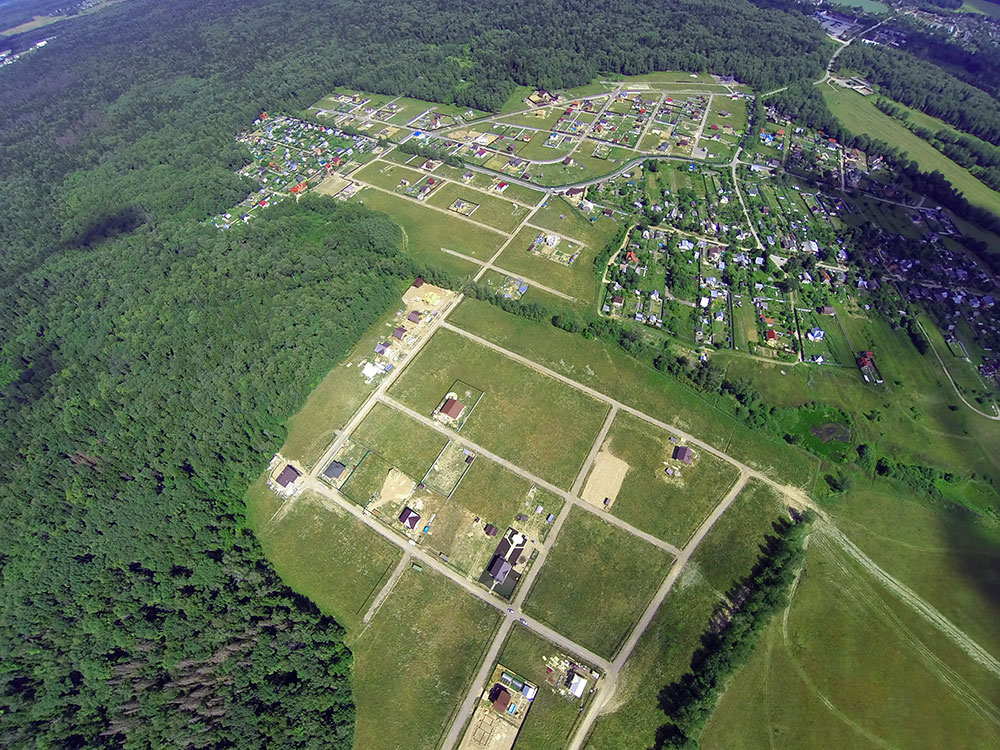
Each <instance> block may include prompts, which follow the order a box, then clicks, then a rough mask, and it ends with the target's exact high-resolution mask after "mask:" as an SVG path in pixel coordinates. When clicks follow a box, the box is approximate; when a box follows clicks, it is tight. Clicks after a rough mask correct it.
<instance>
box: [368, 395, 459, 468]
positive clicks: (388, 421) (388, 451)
mask: <svg viewBox="0 0 1000 750" xmlns="http://www.w3.org/2000/svg"><path fill="white" fill-rule="evenodd" d="M351 440H354V441H356V442H359V443H361V444H362V445H364V446H365V447H366V448H368V449H369V450H372V451H374V452H376V453H378V454H379V455H380V456H382V458H384V459H386V460H387V461H389V463H391V464H392V465H393V466H395V467H396V468H397V469H400V470H401V471H403V472H405V473H406V474H409V475H410V476H411V477H414V478H416V479H421V478H422V477H423V476H424V474H425V473H426V471H427V470H428V469H429V468H430V466H431V464H433V463H434V459H435V458H437V456H438V454H439V453H440V452H441V449H442V448H444V446H445V443H447V442H448V438H446V437H444V436H443V435H441V434H440V433H438V432H435V431H434V430H432V429H431V428H430V427H427V426H426V425H422V424H420V422H417V421H415V420H413V419H411V418H410V417H408V416H406V415H405V414H403V413H402V412H400V411H397V410H396V409H393V408H392V407H391V406H387V405H385V404H375V407H374V408H373V409H372V410H371V411H370V412H369V413H368V416H366V417H365V418H364V421H362V422H361V424H359V425H358V428H357V429H356V430H355V431H354V432H353V433H351Z"/></svg>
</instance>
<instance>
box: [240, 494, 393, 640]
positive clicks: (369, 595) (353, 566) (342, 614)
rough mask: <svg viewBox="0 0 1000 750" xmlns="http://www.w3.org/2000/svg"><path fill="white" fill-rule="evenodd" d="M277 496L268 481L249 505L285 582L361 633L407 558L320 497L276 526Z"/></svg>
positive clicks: (303, 500)
mask: <svg viewBox="0 0 1000 750" xmlns="http://www.w3.org/2000/svg"><path fill="white" fill-rule="evenodd" d="M275 499H277V496H276V495H275V494H274V493H273V492H272V491H271V490H270V489H268V487H267V485H266V484H265V483H264V481H263V479H261V480H259V481H257V482H256V483H254V484H253V485H251V487H250V489H249V490H248V491H247V495H246V501H247V508H248V514H249V517H250V523H251V526H252V527H253V529H254V533H255V534H256V536H257V538H258V539H259V540H260V543H261V547H263V549H264V554H265V555H267V559H268V560H270V561H271V563H272V564H273V565H274V568H275V570H277V571H278V574H279V575H280V576H281V580H282V581H284V582H285V583H286V584H288V585H289V586H290V587H291V588H292V589H294V590H295V591H297V592H298V593H300V594H302V595H303V596H306V597H308V598H309V600H310V601H312V602H313V603H315V604H316V606H318V607H319V608H320V609H321V610H323V611H324V612H326V613H327V614H329V615H332V616H333V617H334V618H336V620H337V622H339V623H340V624H341V625H343V626H344V627H345V628H347V629H348V631H350V633H352V634H353V633H356V632H357V628H359V627H361V625H362V617H364V615H365V613H366V612H367V611H368V608H369V607H370V606H371V602H372V600H373V599H374V598H375V596H376V595H377V594H378V592H379V590H380V589H381V587H382V585H383V584H384V583H385V581H386V580H387V579H388V578H389V576H390V575H391V574H392V571H393V569H394V568H395V567H396V564H397V563H398V562H399V559H400V557H402V554H401V552H400V550H399V548H398V547H397V546H396V545H394V544H391V543H390V542H388V541H386V540H385V539H383V538H382V537H381V536H379V535H378V534H376V533H375V532H374V531H372V530H371V529H369V528H368V527H367V526H365V525H364V524H363V523H361V521H358V520H357V519H356V518H353V517H352V516H349V515H348V514H347V513H345V512H344V511H342V510H340V509H338V508H337V507H336V506H335V505H334V504H333V503H332V502H330V501H328V500H326V499H325V498H323V497H322V496H320V495H318V494H315V493H306V494H304V495H303V496H302V497H300V498H298V499H297V500H295V504H294V505H293V506H292V508H291V510H289V511H288V513H287V514H285V515H284V516H283V517H282V518H281V519H280V520H278V521H273V522H272V521H270V518H271V515H272V513H273V510H272V507H273V504H272V503H273V500H275Z"/></svg>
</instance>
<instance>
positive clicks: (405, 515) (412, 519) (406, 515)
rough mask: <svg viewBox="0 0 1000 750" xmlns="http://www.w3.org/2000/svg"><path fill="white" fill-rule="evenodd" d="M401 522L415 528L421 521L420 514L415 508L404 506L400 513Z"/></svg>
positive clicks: (409, 527)
mask: <svg viewBox="0 0 1000 750" xmlns="http://www.w3.org/2000/svg"><path fill="white" fill-rule="evenodd" d="M399 522H400V523H401V524H403V526H405V527H406V528H408V529H415V528H417V524H418V523H420V515H419V514H418V513H417V512H416V511H415V510H413V508H403V512H402V513H400V514H399Z"/></svg>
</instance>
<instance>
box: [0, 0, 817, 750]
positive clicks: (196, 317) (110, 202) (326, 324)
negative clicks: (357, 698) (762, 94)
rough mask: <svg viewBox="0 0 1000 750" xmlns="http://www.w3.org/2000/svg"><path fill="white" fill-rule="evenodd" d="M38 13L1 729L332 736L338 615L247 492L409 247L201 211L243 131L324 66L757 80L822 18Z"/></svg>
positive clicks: (312, 215) (374, 83)
mask: <svg viewBox="0 0 1000 750" xmlns="http://www.w3.org/2000/svg"><path fill="white" fill-rule="evenodd" d="M761 4H762V5H763V4H764V3H763V2H762V3H761ZM22 5H24V4H23V3H22V4H21V5H19V6H18V7H19V8H21V7H22ZM19 12H20V11H19ZM53 28H54V29H57V34H58V35H57V38H56V39H55V40H53V41H52V42H50V43H49V45H48V46H47V47H46V48H45V49H44V50H41V51H38V52H35V53H32V55H31V56H30V57H29V58H26V59H25V60H24V61H21V62H18V63H17V64H15V65H11V66H8V67H6V68H4V69H3V70H0V424H2V425H3V430H2V431H0V470H2V473H3V481H2V482H0V579H2V586H3V590H2V597H0V664H2V665H3V669H2V670H0V673H2V676H0V744H2V745H3V746H5V747H27V746H37V747H51V748H84V747H86V748H97V747H164V746H170V747H184V748H199V747H233V748H252V747H267V746H270V747H316V746H322V747H330V748H341V747H343V748H347V747H350V746H351V743H352V737H353V715H354V707H353V702H352V698H351V692H350V681H349V678H350V671H351V664H352V662H351V655H350V653H349V651H348V650H347V648H346V647H345V645H344V643H343V631H342V630H341V628H340V627H339V626H338V625H337V623H336V622H334V621H333V620H331V619H330V618H328V617H325V616H324V615H323V614H321V613H320V612H318V611H317V610H316V609H315V607H313V606H312V605H311V604H310V603H309V602H308V601H306V600H304V599H302V598H300V597H298V596H296V595H295V594H294V593H293V592H292V591H290V590H289V589H288V588H287V587H285V586H284V585H283V584H282V583H281V581H280V580H279V579H278V578H277V576H276V574H275V573H274V571H273V570H272V569H271V567H270V565H269V564H268V563H267V561H266V560H265V559H264V558H263V555H262V553H261V551H260V548H259V546H258V544H257V542H256V540H255V539H254V537H253V536H252V535H251V534H250V533H249V531H247V530H246V528H245V523H244V519H243V506H242V496H243V493H244V491H245V488H246V486H247V484H248V483H249V481H250V480H251V478H253V477H255V476H257V475H258V474H259V472H260V471H261V470H262V469H263V468H264V466H266V464H267V462H268V460H269V459H270V457H271V456H272V455H273V453H274V452H275V451H276V450H277V449H278V448H279V447H280V445H281V443H282V440H283V437H284V427H283V423H284V421H285V420H286V419H287V418H288V416H290V415H291V414H292V413H293V412H294V411H295V409H296V408H297V407H298V406H299V405H300V404H301V403H302V401H303V400H304V398H305V396H306V395H307V393H308V391H309V389H310V388H311V387H312V385H313V384H315V383H316V382H317V381H318V380H319V379H320V378H321V377H322V376H323V374H324V373H325V372H327V371H328V370H329V369H330V368H331V367H332V366H333V365H334V364H335V363H336V362H338V361H339V360H340V359H341V358H342V357H343V356H344V355H345V354H346V352H347V351H348V349H349V348H350V347H351V345H352V344H353V343H354V342H355V341H356V340H357V338H358V337H359V336H360V334H361V332H362V331H363V330H365V329H366V328H367V327H369V326H370V325H371V324H372V323H373V322H374V321H375V319H376V318H377V317H378V316H379V315H380V314H381V313H382V312H383V311H384V310H385V309H386V308H388V307H389V306H391V305H392V304H393V302H394V300H396V299H398V295H399V292H400V290H401V288H402V287H403V286H405V284H406V283H407V282H408V281H409V279H410V278H411V276H412V274H413V273H414V270H415V269H414V267H413V266H412V262H411V261H410V260H409V259H408V257H407V256H405V255H404V254H403V253H402V252H401V250H400V240H401V234H400V232H399V229H398V227H396V226H395V225H394V224H393V223H392V222H391V221H390V220H389V219H388V218H386V217H385V216H383V215H380V214H375V213H373V212H371V211H369V210H367V209H365V208H364V207H362V206H358V205H344V204H339V203H335V202H334V201H332V200H328V199H323V198H306V199H303V200H302V201H299V202H298V203H295V204H292V202H291V201H289V202H287V203H285V204H282V205H281V206H279V207H276V208H273V209H269V211H268V212H267V214H266V215H265V217H264V218H262V219H260V220H258V221H256V222H254V223H253V224H252V225H250V226H248V227H244V228H240V229H239V230H235V231H233V232H231V233H222V232H218V231H216V230H215V229H212V228H210V227H208V226H206V225H205V224H204V220H205V219H207V218H208V217H209V216H211V215H212V214H213V213H215V212H218V211H220V210H224V209H225V208H227V207H229V206H232V205H233V204H234V203H235V202H237V201H239V200H240V199H242V198H243V197H244V196H245V195H246V194H247V193H248V192H249V191H250V190H251V189H253V188H254V186H253V185H251V184H250V183H246V182H244V181H243V180H242V179H241V178H239V177H237V176H236V175H235V174H234V171H235V170H236V169H237V168H238V167H239V166H241V165H242V164H243V163H245V161H246V160H247V159H248V154H247V153H246V152H245V151H243V150H242V148H241V147H239V146H238V145H237V144H236V143H235V142H234V139H233V136H234V134H235V133H236V132H238V131H239V130H240V129H242V128H243V127H245V126H246V125H247V124H248V123H249V122H250V121H251V120H252V119H253V118H254V117H255V116H257V114H258V113H259V112H260V111H261V110H274V111H282V110H283V111H295V110H297V109H300V108H302V107H304V106H306V105H308V104H310V103H311V102H313V101H315V100H316V99H318V98H319V97H320V96H322V95H323V94H325V93H327V92H329V91H330V90H331V89H332V88H333V87H334V86H336V85H348V86H354V87H358V88H365V89H368V90H375V91H381V92H385V93H393V94H407V95H411V96H416V97H421V98H425V99H431V100H437V101H444V102H455V103H458V104H461V105H465V106H475V107H478V108H481V109H496V108H498V107H499V106H500V105H501V103H502V102H503V101H504V100H505V99H506V97H507V96H508V95H509V94H510V92H512V91H513V89H514V87H515V86H516V85H540V86H547V87H559V86H573V85H579V84H583V83H586V82H588V81H590V80H591V79H592V78H593V77H595V76H596V75H597V74H598V73H599V72H602V71H603V72H613V73H623V74H638V73H646V72H651V71H653V70H670V69H684V70H691V71H698V70H711V71H712V72H715V73H723V74H731V75H734V76H736V77H737V78H739V79H740V80H742V81H744V82H746V83H748V84H750V85H752V86H754V87H755V88H757V89H759V90H768V89H771V88H775V87H779V86H782V85H785V84H787V83H789V82H793V81H796V80H803V79H814V78H816V77H818V76H819V75H821V74H822V70H823V67H824V65H825V62H826V60H827V59H828V57H829V50H828V43H827V42H826V41H825V39H824V37H823V34H822V32H821V30H820V29H819V27H818V26H817V25H816V24H815V23H814V22H812V21H811V20H809V19H808V18H806V17H805V16H804V15H802V14H801V13H799V12H797V11H794V10H783V9H778V8H773V7H772V8H770V9H767V10H762V9H761V8H759V7H758V6H757V5H755V4H752V3H750V2H746V1H745V0H704V1H698V2H696V1H695V0H672V1H671V2H665V1H663V0H653V2H648V3H642V4H637V3H631V2H622V1H621V0H595V1H593V2H589V3H565V2H558V1H557V0H536V1H534V2H527V1H526V0H512V1H511V2H508V3H505V4H503V5H493V4H485V3H477V2H473V1H472V0H459V2H438V3H415V2H410V1H409V0H376V1H373V2H365V3H363V4H360V3H357V2H347V0H330V1H325V0H281V1H280V2H279V1H277V0H247V2H243V3H232V2H224V1H223V0H176V2H171V3H159V2H154V1H153V0H128V2H123V3H118V4H114V5H112V6H110V7H108V8H106V9H103V10H101V11H100V12H97V13H93V14H86V15H81V16H78V17H76V18H73V19H70V20H67V21H64V22H61V23H60V24H58V26H56V27H53ZM46 33H49V32H46ZM53 33H55V32H53ZM22 37H23V38H13V39H10V40H8V43H9V44H11V45H12V46H14V47H17V46H18V45H23V44H24V43H25V41H26V39H29V37H25V36H24V35H22Z"/></svg>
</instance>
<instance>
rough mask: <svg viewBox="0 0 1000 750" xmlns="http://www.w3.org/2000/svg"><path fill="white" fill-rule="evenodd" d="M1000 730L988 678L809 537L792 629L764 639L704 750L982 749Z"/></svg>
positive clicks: (788, 624)
mask: <svg viewBox="0 0 1000 750" xmlns="http://www.w3.org/2000/svg"><path fill="white" fill-rule="evenodd" d="M875 665H877V667H876V666H875ZM998 723H1000V708H998V706H997V695H996V682H995V678H994V679H991V677H990V676H989V674H988V673H986V672H985V670H982V669H981V668H979V667H978V666H976V665H975V664H974V662H972V661H971V659H969V658H968V657H967V656H965V655H964V654H963V653H961V652H959V651H958V650H957V648H955V647H954V646H953V645H952V644H951V643H950V642H949V641H947V640H945V639H944V637H943V636H942V635H941V634H940V632H939V631H937V630H935V629H933V628H931V627H930V626H928V625H927V624H926V623H925V622H924V621H922V620H920V619H919V618H918V616H917V615H916V614H915V613H914V612H913V611H912V610H910V609H908V608H906V607H905V605H902V604H901V603H899V601H898V600H895V599H894V598H893V597H892V595H891V594H888V593H887V592H886V591H885V590H884V589H882V588H881V587H880V586H878V584H876V583H875V582H874V581H873V580H872V579H871V578H870V577H869V576H868V575H867V573H865V572H864V571H862V570H861V569H860V568H859V567H858V566H857V565H856V564H855V563H854V562H853V561H852V560H851V559H850V558H848V557H847V556H846V555H845V554H844V553H843V552H842V551H840V550H839V549H838V548H836V547H835V546H834V545H833V544H832V543H831V542H830V541H829V540H827V539H826V538H824V537H823V536H822V535H821V534H818V533H814V534H813V535H812V538H811V539H810V543H809V549H808V554H807V558H806V567H805V573H804V575H803V576H802V578H801V580H800V582H799V585H798V587H797V589H796V590H795V592H794V595H793V598H792V601H791V606H790V609H789V610H788V612H787V618H784V617H781V616H778V617H776V618H775V619H774V620H773V621H772V623H771V625H770V627H769V628H768V629H767V630H766V631H765V633H764V636H763V638H762V641H761V643H760V644H759V645H758V647H757V649H756V651H755V652H754V655H753V657H752V658H751V660H750V662H749V663H748V664H747V665H746V666H745V667H744V668H743V669H742V670H741V671H740V672H739V673H737V674H736V676H735V677H734V678H733V680H732V682H731V683H730V685H729V686H728V688H727V690H726V692H725V693H724V694H723V697H722V700H721V701H720V703H719V705H718V708H717V709H716V711H715V714H714V715H713V716H712V718H711V720H710V721H709V723H708V725H707V727H706V730H705V732H704V734H703V735H702V738H701V744H702V746H704V747H768V746H769V747H772V748H800V747H873V746H875V747H956V748H983V747H991V746H994V745H995V744H996V736H997V735H996V731H997V724H998Z"/></svg>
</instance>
